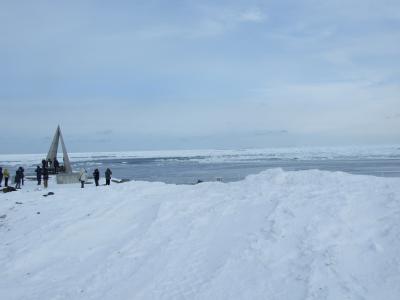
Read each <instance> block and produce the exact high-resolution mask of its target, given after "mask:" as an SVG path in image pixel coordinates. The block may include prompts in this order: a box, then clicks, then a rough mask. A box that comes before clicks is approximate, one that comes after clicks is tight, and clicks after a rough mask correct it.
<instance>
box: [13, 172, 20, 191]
mask: <svg viewBox="0 0 400 300" xmlns="http://www.w3.org/2000/svg"><path fill="white" fill-rule="evenodd" d="M21 180H22V172H21V168H18V170H17V171H16V172H15V177H14V181H15V188H16V189H20V188H21Z"/></svg>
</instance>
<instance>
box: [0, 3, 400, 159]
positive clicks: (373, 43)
mask: <svg viewBox="0 0 400 300" xmlns="http://www.w3.org/2000/svg"><path fill="white" fill-rule="evenodd" d="M0 37H1V38H0V82H1V83H0V104H1V110H0V115H1V118H0V124H1V128H0V130H1V135H0V153H32V152H33V153H36V152H46V151H47V150H48V147H49V144H50V139H51V137H52V136H53V134H54V131H55V129H56V126H57V124H60V125H61V129H62V131H63V133H64V138H65V141H66V144H67V148H69V150H70V151H109V150H139V149H140V150H142V149H179V148H184V149H188V148H249V147H269V146H304V145H347V144H352V145H353V144H394V143H399V142H400V1H398V0H380V1H378V0H375V1H372V0H336V1H333V0H324V1H319V0H318V1H317V0H306V1H298V0H293V1H290V0H289V1H288V0H279V1H278V0H277V1H251V0H246V1H176V0H171V1H152V0H146V1H85V0H79V1H40V0H39V1H18V0H10V1H6V0H0Z"/></svg>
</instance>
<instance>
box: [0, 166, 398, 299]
mask: <svg viewBox="0 0 400 300" xmlns="http://www.w3.org/2000/svg"><path fill="white" fill-rule="evenodd" d="M48 191H52V192H54V193H55V195H53V196H48V197H43V196H42V195H43V194H44V193H45V192H44V191H43V190H37V189H36V187H35V186H34V185H33V183H28V184H27V185H26V186H25V187H24V189H23V190H22V191H19V192H13V193H8V194H0V266H1V267H0V278H1V280H0V299H7V300H13V299H30V300H33V299H40V300H46V299H85V300H88V299H113V300H115V299H334V300H338V299H385V300H389V299H393V300H398V299H400V256H399V253H400V178H378V177H372V176H356V175H349V174H345V173H340V172H336V173H331V172H322V171H298V172H284V171H282V170H280V169H274V170H269V171H266V172H263V173H261V174H258V175H252V176H249V177H247V179H246V180H244V181H240V182H233V183H227V184H226V183H220V182H209V183H202V184H198V185H167V184H163V183H148V182H130V183H125V184H114V185H111V186H110V187H105V186H101V187H98V188H95V187H94V186H93V185H88V186H87V187H86V188H85V189H84V190H82V189H80V188H79V186H78V185H72V186H55V185H53V184H51V185H50V188H49V189H48V190H47V191H46V193H47V192H48Z"/></svg>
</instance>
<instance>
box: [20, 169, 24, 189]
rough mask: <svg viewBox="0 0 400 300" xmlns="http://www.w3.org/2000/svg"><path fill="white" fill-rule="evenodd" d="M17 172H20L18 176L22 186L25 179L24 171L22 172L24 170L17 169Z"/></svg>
mask: <svg viewBox="0 0 400 300" xmlns="http://www.w3.org/2000/svg"><path fill="white" fill-rule="evenodd" d="M19 170H20V174H19V175H20V176H21V183H22V185H24V178H25V174H24V172H25V170H24V168H23V167H19Z"/></svg>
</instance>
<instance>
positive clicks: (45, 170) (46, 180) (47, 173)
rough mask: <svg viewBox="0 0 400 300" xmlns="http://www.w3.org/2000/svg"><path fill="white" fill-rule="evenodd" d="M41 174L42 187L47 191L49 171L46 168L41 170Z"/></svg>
mask: <svg viewBox="0 0 400 300" xmlns="http://www.w3.org/2000/svg"><path fill="white" fill-rule="evenodd" d="M42 174H43V186H44V188H45V189H47V186H48V181H49V170H48V169H47V168H43V169H42Z"/></svg>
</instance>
